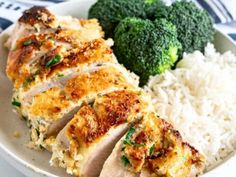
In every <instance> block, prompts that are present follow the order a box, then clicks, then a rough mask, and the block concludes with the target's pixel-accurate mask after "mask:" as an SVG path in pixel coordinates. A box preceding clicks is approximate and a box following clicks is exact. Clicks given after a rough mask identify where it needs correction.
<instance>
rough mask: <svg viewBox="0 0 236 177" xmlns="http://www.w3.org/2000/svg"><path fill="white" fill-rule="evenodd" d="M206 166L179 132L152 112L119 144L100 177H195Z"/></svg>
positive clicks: (133, 127)
mask: <svg viewBox="0 0 236 177" xmlns="http://www.w3.org/2000/svg"><path fill="white" fill-rule="evenodd" d="M204 162H205V158H204V157H203V156H202V155H201V154H200V153H199V152H198V151H197V150H196V149H194V148H193V147H192V146H190V145H189V144H188V143H185V142H183V140H182V138H181V136H180V134H179V132H178V131H176V130H175V129H174V128H173V127H172V126H171V125H170V124H169V123H167V122H166V121H165V120H163V119H160V118H158V117H157V116H155V113H154V112H150V113H149V114H147V115H146V117H144V118H143V119H142V120H141V121H140V122H138V123H136V124H135V125H133V126H132V127H131V128H130V129H129V130H128V132H127V133H126V135H125V136H124V137H123V138H121V140H120V141H119V142H118V143H117V145H116V147H115V148H114V150H113V152H112V153H111V155H110V156H109V158H108V159H107V160H106V162H105V164H104V166H103V169H102V171H101V174H100V177H110V176H112V177H124V176H126V177H136V176H140V177H149V176H152V177H159V176H166V177H194V176H197V175H199V174H200V173H201V172H202V170H203V169H204Z"/></svg>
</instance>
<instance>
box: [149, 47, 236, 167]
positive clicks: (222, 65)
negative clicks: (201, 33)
mask: <svg viewBox="0 0 236 177" xmlns="http://www.w3.org/2000/svg"><path fill="white" fill-rule="evenodd" d="M145 89H146V90H147V91H148V92H149V93H150V94H151V96H152V100H153V104H154V106H155V109H156V111H157V113H158V114H159V115H160V116H161V117H163V118H165V119H166V120H168V121H169V122H171V123H172V125H174V127H175V128H176V129H178V130H179V131H180V133H181V134H182V136H183V138H184V140H186V141H188V142H189V143H190V144H191V145H193V146H194V147H195V148H197V149H198V150H199V151H200V152H202V153H203V154H204V155H205V156H206V159H207V169H210V168H212V167H214V166H215V165H217V164H218V163H219V162H221V160H222V159H223V158H225V157H226V156H227V155H229V154H230V153H231V152H232V151H233V150H234V149H235V148H236V57H235V56H234V55H233V54H232V53H231V52H226V53H224V54H222V55H220V54H219V53H217V52H216V51H215V49H214V46H213V45H212V44H208V45H207V47H206V49H205V56H204V55H203V54H202V53H201V52H199V51H195V52H194V53H192V54H187V55H185V56H184V59H183V60H181V61H180V62H179V63H178V65H177V68H176V69H175V70H172V71H166V72H165V73H164V74H162V75H157V76H154V77H151V78H150V80H149V83H148V85H147V86H146V87H145Z"/></svg>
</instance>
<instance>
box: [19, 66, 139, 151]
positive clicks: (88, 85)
mask: <svg viewBox="0 0 236 177" xmlns="http://www.w3.org/2000/svg"><path fill="white" fill-rule="evenodd" d="M121 68H122V67H121ZM122 71H123V68H122V69H121V70H119V69H117V68H116V67H115V66H112V65H109V66H103V67H100V68H99V69H97V70H94V71H90V72H85V73H83V74H80V75H78V76H75V77H74V78H72V79H69V80H68V81H67V83H66V84H65V87H63V88H58V87H54V88H50V89H48V90H47V91H45V92H42V93H39V94H37V95H35V96H34V97H33V99H32V102H28V103H27V102H25V101H24V102H23V103H22V107H23V108H22V109H23V111H22V112H23V113H24V114H25V115H28V122H29V125H30V127H31V140H32V143H33V144H34V145H36V146H37V147H46V148H47V149H50V144H52V143H53V140H54V137H55V135H56V134H57V133H58V132H59V131H60V130H61V129H62V128H63V127H64V126H65V125H66V123H67V122H68V121H69V120H70V119H71V118H72V117H73V115H74V114H75V113H76V112H77V111H78V109H79V108H80V106H81V105H82V104H84V103H91V102H93V101H94V99H95V98H96V97H97V96H98V95H103V94H106V93H109V92H112V91H114V90H138V89H137V84H136V83H135V81H134V80H132V78H131V77H129V79H127V78H128V77H127V76H125V75H124V74H123V73H122Z"/></svg>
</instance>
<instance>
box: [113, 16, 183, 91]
mask: <svg viewBox="0 0 236 177" xmlns="http://www.w3.org/2000/svg"><path fill="white" fill-rule="evenodd" d="M114 40H115V45H114V52H115V54H116V56H117V58H118V61H119V62H120V63H122V64H124V66H125V67H126V68H128V69H129V70H131V71H133V72H134V73H136V74H138V75H139V76H140V85H141V86H142V85H144V84H145V83H146V82H147V81H148V79H149V76H150V75H155V74H160V73H162V72H163V71H165V70H166V69H169V68H170V67H171V66H173V65H174V63H175V61H176V60H177V58H178V55H177V53H178V50H179V49H180V48H181V44H180V43H179V41H178V40H177V32H176V28H175V26H174V25H173V24H172V23H171V22H168V21H166V20H165V19H160V20H155V21H154V22H152V21H150V20H144V19H140V18H135V17H128V18H125V19H124V20H122V21H121V22H120V23H119V25H118V26H117V28H116V30H115V36H114Z"/></svg>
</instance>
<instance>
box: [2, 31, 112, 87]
mask: <svg viewBox="0 0 236 177" xmlns="http://www.w3.org/2000/svg"><path fill="white" fill-rule="evenodd" d="M29 40H30V41H31V43H30V45H27V46H24V45H22V43H24V42H25V41H29ZM42 41H43V42H42ZM18 43H19V46H20V47H19V48H18V49H16V50H14V51H11V52H10V53H9V56H8V62H7V69H6V72H7V74H8V77H9V78H11V80H13V81H15V82H14V87H15V88H19V87H22V86H25V84H24V83H25V82H26V81H28V80H30V83H29V84H27V86H28V87H26V89H27V88H29V86H30V85H34V84H36V83H35V82H34V81H35V80H37V81H38V82H40V81H43V79H48V78H50V77H52V76H55V75H56V74H57V73H60V72H63V71H64V70H66V69H69V68H78V70H79V69H83V66H88V65H90V64H93V63H98V64H102V63H114V62H116V60H115V59H114V57H113V55H112V50H111V49H110V47H109V46H108V45H107V44H106V43H105V40H103V39H96V40H93V41H90V42H85V43H81V44H80V46H78V47H77V48H75V49H70V50H69V51H66V50H65V48H64V46H62V45H58V46H57V45H56V44H55V41H53V40H51V38H50V35H40V36H35V35H33V36H30V37H28V38H25V39H23V40H21V41H19V42H18ZM39 43H40V44H41V43H42V44H41V46H39ZM37 51H42V52H46V53H45V55H43V56H41V57H39V58H38V59H36V60H35V61H34V63H33V65H32V64H31V59H32V58H33V57H34V56H35V55H36V54H35V53H36V52H37ZM58 55H59V56H60V61H59V62H58V63H57V64H55V65H53V66H51V67H46V64H47V62H49V61H50V60H52V59H53V58H55V56H58Z"/></svg>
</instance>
